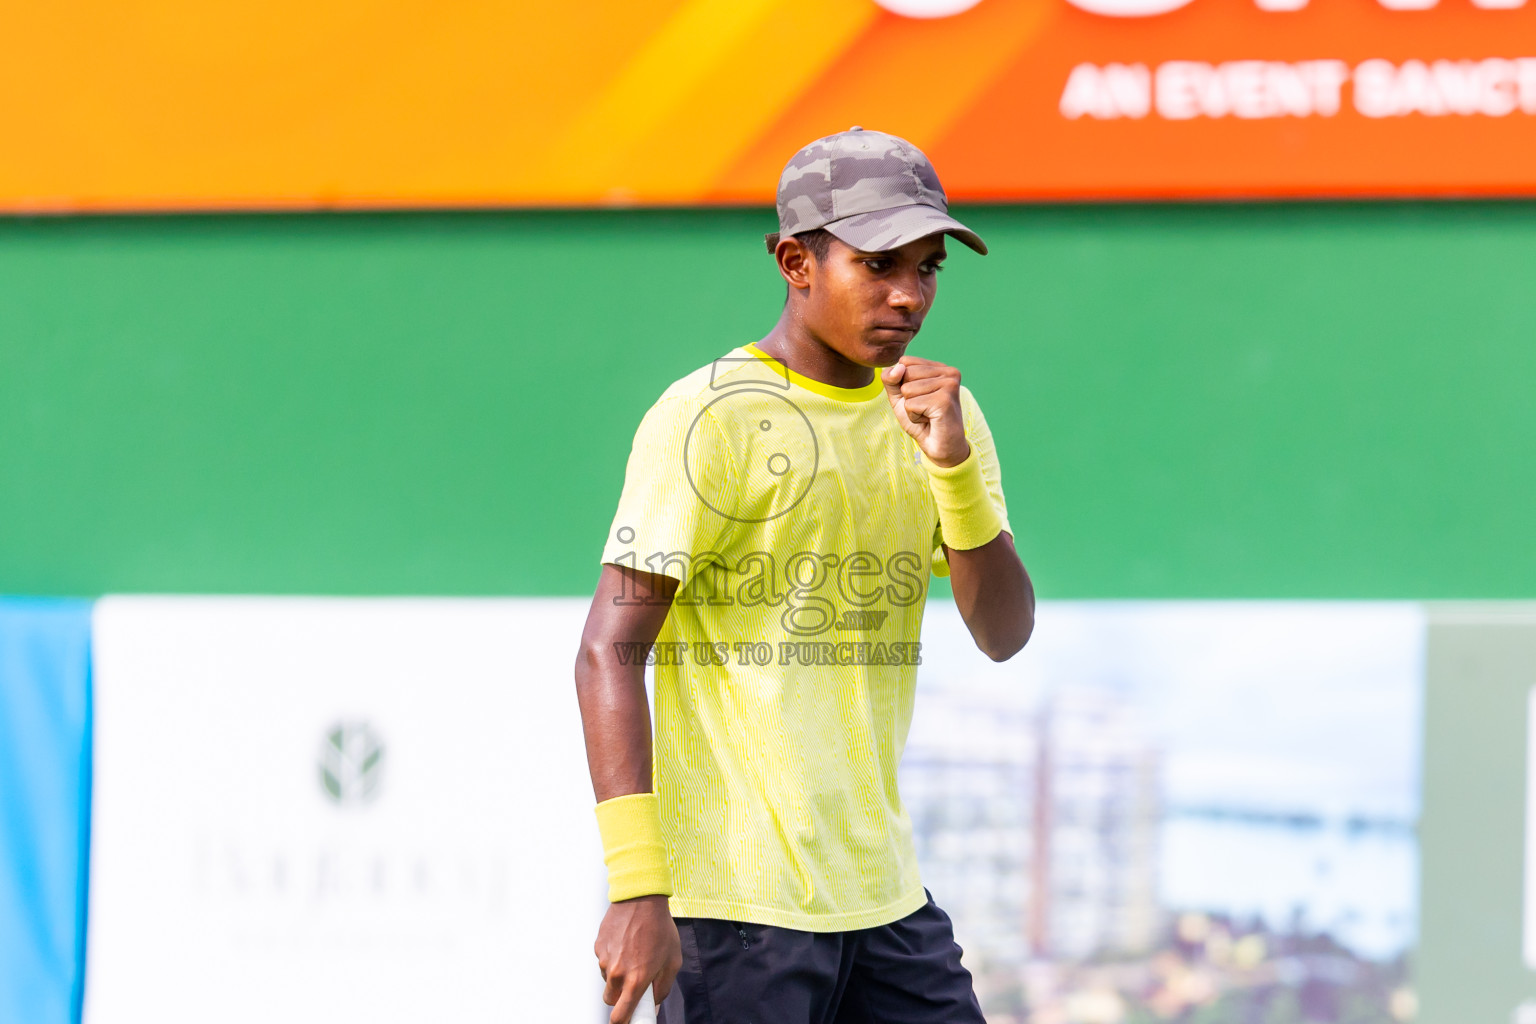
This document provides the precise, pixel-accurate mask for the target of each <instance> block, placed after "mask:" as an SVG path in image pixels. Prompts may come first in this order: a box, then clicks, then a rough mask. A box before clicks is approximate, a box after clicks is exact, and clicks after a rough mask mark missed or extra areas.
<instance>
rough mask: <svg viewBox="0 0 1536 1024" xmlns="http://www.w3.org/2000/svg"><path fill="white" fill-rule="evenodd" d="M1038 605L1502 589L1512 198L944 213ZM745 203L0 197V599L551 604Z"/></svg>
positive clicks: (764, 297) (1526, 470) (757, 328)
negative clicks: (407, 203)
mask: <svg viewBox="0 0 1536 1024" xmlns="http://www.w3.org/2000/svg"><path fill="white" fill-rule="evenodd" d="M964 213H965V216H966V217H967V218H968V219H969V220H970V221H972V222H973V223H974V225H975V227H977V228H978V230H980V231H981V232H982V233H983V234H984V235H985V236H986V237H987V239H988V241H989V243H990V244H991V246H992V248H993V255H992V256H990V257H987V258H985V259H983V258H980V257H976V256H974V255H973V254H971V253H970V252H969V251H968V250H965V249H963V248H961V247H954V248H955V249H956V250H957V251H955V252H954V253H953V255H952V257H951V260H950V264H951V266H950V267H949V269H947V270H946V271H945V275H944V278H943V283H942V287H941V289H940V301H939V305H938V307H937V311H936V312H935V313H934V314H933V315H932V317H931V318H930V320H929V326H928V327H927V328H925V330H924V332H923V334H922V336H921V337H920V338H919V339H918V342H917V343H916V345H915V347H914V349H913V351H914V352H916V353H919V354H923V355H927V356H930V357H933V358H938V359H943V360H946V361H949V362H952V363H954V364H956V365H958V366H960V367H961V369H962V370H963V371H964V373H965V377H966V381H967V383H968V384H970V386H971V387H972V389H973V390H974V391H975V392H976V395H977V397H978V398H979V399H980V401H981V402H982V404H983V407H984V408H985V409H986V410H987V412H988V417H989V419H990V421H991V422H992V424H993V427H994V431H995V433H996V436H997V440H998V445H999V450H1000V453H1001V457H1002V460H1003V469H1004V474H1005V478H1004V479H1005V484H1006V486H1007V489H1008V493H1009V498H1010V510H1011V513H1012V519H1013V522H1014V524H1015V526H1016V528H1017V530H1018V539H1019V546H1020V548H1021V549H1022V550H1023V552H1024V554H1025V556H1026V562H1027V563H1028V564H1029V566H1030V568H1031V569H1032V571H1033V572H1034V574H1035V576H1036V580H1037V585H1038V587H1039V589H1040V592H1041V594H1042V595H1043V596H1046V597H1357V598H1366V597H1370V598H1375V597H1382V598H1460V597H1481V598H1502V597H1529V596H1533V595H1536V543H1532V542H1531V536H1530V529H1529V525H1530V522H1531V517H1532V509H1533V508H1536V469H1533V467H1536V402H1533V401H1532V399H1531V382H1532V381H1533V380H1536V288H1533V287H1532V284H1531V282H1532V280H1533V279H1536V278H1533V275H1536V206H1533V205H1528V204H1501V203H1454V204H1433V205H1420V204H1371V205H1321V204H1320V205H1272V206H1155V207H1142V206H1094V207H995V208H979V209H970V210H966V211H964ZM771 220H772V218H771V213H770V212H768V211H765V210H726V211H686V212H678V211H637V212H579V213H578V212H561V213H465V214H386V215H366V216H363V215H308V216H238V217H178V218H106V219H62V220H48V219H39V220H7V221H3V222H0V592H11V593H34V594H76V595H92V594H96V593H102V592H107V591H187V592H268V593H272V592H284V593H338V594H375V593H418V594H578V593H581V592H583V591H587V590H589V589H590V587H591V584H592V583H593V581H594V579H595V575H596V571H597V570H596V565H595V561H596V558H597V556H598V552H599V551H600V549H601V547H602V541H603V535H604V532H605V530H606V529H607V527H608V524H609V518H610V516H611V513H612V507H613V504H614V502H615V500H616V498H617V495H618V489H619V485H620V481H621V474H622V470H623V465H624V459H625V456H626V454H627V450H628V443H629V438H630V435H631V433H632V431H633V428H634V425H635V423H636V422H637V421H638V419H639V417H640V415H641V413H642V412H643V411H644V410H645V408H646V407H647V405H648V404H649V403H650V402H651V400H652V399H653V398H654V397H655V396H656V394H658V393H659V392H660V391H661V389H662V388H663V387H665V385H666V384H667V383H668V382H670V381H671V380H673V379H675V378H677V377H679V376H681V375H682V374H684V373H686V372H687V371H689V370H691V369H693V368H695V367H696V366H700V365H703V364H704V363H706V362H708V361H709V360H710V359H711V358H712V357H714V356H716V355H718V354H720V353H722V352H724V351H725V350H726V349H728V348H729V347H731V346H732V345H735V344H737V343H740V342H742V341H744V340H749V339H753V338H756V337H758V336H760V335H761V334H762V333H763V332H764V330H766V328H767V327H768V325H769V324H770V323H771V321H772V319H773V317H774V315H775V314H776V311H777V307H778V304H779V302H780V301H781V297H782V286H781V285H780V284H778V282H777V279H776V277H775V276H774V274H773V270H772V266H771V264H770V262H769V260H768V257H767V256H766V255H765V254H764V253H763V251H762V247H761V243H760V241H759V239H760V236H761V233H762V232H763V231H765V230H768V229H769V228H771V227H772V223H771Z"/></svg>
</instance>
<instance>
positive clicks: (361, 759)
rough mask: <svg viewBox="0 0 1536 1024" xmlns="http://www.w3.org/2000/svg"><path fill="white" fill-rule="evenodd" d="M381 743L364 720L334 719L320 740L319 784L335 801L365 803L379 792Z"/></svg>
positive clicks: (382, 765) (352, 803)
mask: <svg viewBox="0 0 1536 1024" xmlns="http://www.w3.org/2000/svg"><path fill="white" fill-rule="evenodd" d="M383 777H384V744H383V743H382V742H381V741H380V740H379V737H378V734H377V733H376V732H374V730H373V729H372V727H370V726H369V724H368V723H367V722H364V721H351V722H337V723H336V724H335V725H333V726H332V727H331V728H330V729H329V730H328V731H327V732H326V734H325V741H324V742H323V743H321V744H320V788H321V789H323V790H325V793H326V795H327V796H329V797H330V798H331V800H332V801H334V802H335V803H336V804H338V805H340V806H343V807H348V806H358V805H361V804H366V803H369V802H370V801H372V800H373V799H375V798H376V797H377V796H378V795H379V783H380V781H381V780H382V779H383Z"/></svg>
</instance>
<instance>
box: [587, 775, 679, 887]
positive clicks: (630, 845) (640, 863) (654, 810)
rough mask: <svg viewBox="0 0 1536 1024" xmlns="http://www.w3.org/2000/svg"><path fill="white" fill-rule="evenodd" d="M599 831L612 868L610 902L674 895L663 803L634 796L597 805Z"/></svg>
mask: <svg viewBox="0 0 1536 1024" xmlns="http://www.w3.org/2000/svg"><path fill="white" fill-rule="evenodd" d="M597 831H598V832H599V833H601V835H602V837H603V863H604V864H607V865H608V901H609V902H610V903H617V902H619V901H620V900H632V899H634V898H635V897H636V896H651V895H661V896H670V895H672V870H671V868H670V867H669V866H668V865H667V847H666V844H665V843H663V842H662V841H661V801H660V800H658V799H657V798H656V794H655V793H630V794H629V795H627V796H616V797H614V798H613V799H612V800H604V801H603V802H602V803H600V804H598V805H597Z"/></svg>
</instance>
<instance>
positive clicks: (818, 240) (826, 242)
mask: <svg viewBox="0 0 1536 1024" xmlns="http://www.w3.org/2000/svg"><path fill="white" fill-rule="evenodd" d="M790 237H791V238H793V239H795V240H796V241H798V242H799V243H800V244H801V245H803V246H805V247H806V248H807V249H808V250H810V253H811V255H812V256H815V257H816V259H817V261H818V262H819V261H822V260H825V259H826V258H827V253H829V252H831V251H832V232H830V231H828V230H827V229H826V228H812V229H811V230H810V231H801V232H799V233H798V234H795V235H791V236H790ZM779 238H780V235H779V233H778V232H777V231H770V232H769V233H768V234H766V235H764V236H763V241H764V242H765V243H766V244H767V246H768V251H769V252H776V251H778V248H779Z"/></svg>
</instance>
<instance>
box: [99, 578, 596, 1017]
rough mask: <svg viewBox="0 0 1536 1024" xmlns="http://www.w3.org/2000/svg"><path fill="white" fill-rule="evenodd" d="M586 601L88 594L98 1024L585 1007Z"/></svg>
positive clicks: (589, 880)
mask: <svg viewBox="0 0 1536 1024" xmlns="http://www.w3.org/2000/svg"><path fill="white" fill-rule="evenodd" d="M585 610H586V602H585V601H581V600H549V601H541V600H456V599H455V600H415V599H409V600H407V599H378V600H369V599H357V600H354V599H299V598H155V597H148V598H145V597H111V598H107V599H105V600H103V601H101V602H100V603H99V604H98V606H97V611H96V621H95V692H96V711H95V714H96V748H95V793H94V805H93V806H94V810H93V822H92V858H91V879H90V918H89V950H88V957H87V964H88V968H87V969H88V972H89V973H88V981H87V985H86V992H87V1000H86V1007H85V1011H86V1013H85V1019H86V1021H87V1024H119V1022H127V1021H132V1022H139V1021H150V1020H152V1021H154V1022H155V1024H177V1022H182V1021H185V1022H189V1024H191V1022H196V1024H204V1022H207V1021H220V1022H225V1024H232V1022H241V1021H252V1022H256V1021H260V1022H262V1024H270V1022H273V1021H282V1022H284V1024H302V1022H306V1021H315V1022H317V1024H318V1022H322V1021H323V1022H325V1024H333V1022H335V1021H366V1022H370V1024H377V1022H385V1021H410V1022H419V1021H428V1020H435V1021H444V1022H452V1024H469V1022H479V1021H518V1022H529V1021H537V1022H544V1021H548V1022H559V1024H568V1022H587V1021H595V1020H597V1019H598V1015H599V1013H600V1011H601V1004H600V999H599V994H600V988H601V983H600V980H599V978H598V976H597V969H596V963H595V961H594V960H593V956H592V940H593V937H594V936H595V934H596V927H597V922H598V920H599V919H600V916H601V913H602V910H603V908H604V906H605V902H604V900H605V890H604V881H603V871H602V860H601V849H600V846H599V842H598V837H597V829H596V825H595V821H594V819H593V815H592V792H591V788H590V786H589V784H588V781H587V774H586V768H585V758H584V752H583V746H582V738H581V730H580V719H579V715H578V712H577V706H576V698H575V693H574V688H573V684H572V675H571V671H572V664H573V661H574V658H575V653H576V642H577V638H578V636H579V634H580V630H581V623H582V619H583V617H584V614H585Z"/></svg>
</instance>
